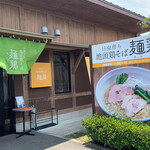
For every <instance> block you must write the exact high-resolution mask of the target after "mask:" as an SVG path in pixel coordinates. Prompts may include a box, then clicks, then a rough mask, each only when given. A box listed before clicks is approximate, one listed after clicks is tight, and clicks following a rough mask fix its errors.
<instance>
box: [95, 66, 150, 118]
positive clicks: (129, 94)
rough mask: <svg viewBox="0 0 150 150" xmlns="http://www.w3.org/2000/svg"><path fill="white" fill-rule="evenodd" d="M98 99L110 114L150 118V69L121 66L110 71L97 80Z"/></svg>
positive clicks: (100, 104)
mask: <svg viewBox="0 0 150 150" xmlns="http://www.w3.org/2000/svg"><path fill="white" fill-rule="evenodd" d="M95 96H96V100H97V102H98V104H99V106H100V108H101V109H102V110H103V111H104V112H105V113H106V114H108V115H113V116H116V117H122V118H131V119H132V120H137V121H149V120H150V70H148V69H144V68H140V67H121V68H117V69H114V70H111V71H109V72H108V73H106V74H105V75H104V76H102V77H101V78H100V79H99V81H98V82H97V85H96V89H95Z"/></svg>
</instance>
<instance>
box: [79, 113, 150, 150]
mask: <svg viewBox="0 0 150 150" xmlns="http://www.w3.org/2000/svg"><path fill="white" fill-rule="evenodd" d="M82 126H83V127H85V128H86V129H87V133H88V136H89V137H90V138H91V139H92V141H93V142H98V143H103V144H104V146H108V147H110V148H115V149H119V150H122V149H132V148H135V149H137V150H150V126H148V125H147V124H145V123H143V122H137V121H132V120H130V119H129V120H122V119H116V118H114V117H111V116H107V115H103V116H99V115H97V114H94V115H93V116H91V117H88V118H87V119H83V120H82Z"/></svg>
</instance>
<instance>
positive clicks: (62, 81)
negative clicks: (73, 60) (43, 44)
mask: <svg viewBox="0 0 150 150" xmlns="http://www.w3.org/2000/svg"><path fill="white" fill-rule="evenodd" d="M69 64H70V62H69V54H68V53H62V52H54V78H55V93H56V94H58V93H67V92H70V91H71V90H70V66H69Z"/></svg>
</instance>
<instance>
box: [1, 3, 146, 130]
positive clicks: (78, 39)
mask: <svg viewBox="0 0 150 150" xmlns="http://www.w3.org/2000/svg"><path fill="white" fill-rule="evenodd" d="M143 19H144V17H143V16H140V15H138V14H135V13H133V12H130V11H128V10H125V9H123V8H120V7H118V6H115V5H112V4H111V3H107V2H106V1H101V0H72V1H65V0H60V1H59V0H58V1H56V0H48V1H47V0H42V1H35V0H26V1H24V0H11V1H9V0H5V1H4V0H0V27H2V28H8V29H12V30H19V31H24V32H31V33H37V34H38V33H40V27H41V26H47V28H48V31H49V32H48V35H53V30H54V29H56V28H59V29H60V31H61V36H59V37H56V38H55V37H53V38H52V40H50V41H48V42H47V44H46V47H45V49H44V50H43V52H42V53H41V55H40V56H39V58H38V60H37V63H50V64H51V82H52V83H51V84H52V86H49V87H38V88H32V87H31V79H30V78H31V74H30V73H29V74H28V75H25V74H19V75H8V74H7V73H6V72H5V71H4V70H2V69H1V76H2V80H6V83H7V89H8V92H7V93H6V92H4V95H6V94H7V101H8V102H7V103H3V105H1V110H2V111H1V112H3V113H4V112H5V113H4V114H5V115H1V120H4V121H3V123H1V131H0V132H2V133H3V132H4V131H6V132H7V131H9V130H11V128H13V127H10V128H8V129H7V128H6V124H10V123H11V124H12V126H14V121H11V118H13V115H10V114H12V112H11V110H9V111H8V107H10V108H11V109H12V108H13V107H15V105H16V104H15V99H14V97H15V96H23V97H24V100H25V104H26V106H31V105H34V106H35V107H36V109H37V111H40V110H44V109H45V110H46V109H49V108H51V107H56V108H57V109H58V110H59V113H65V112H71V111H75V110H80V109H84V108H88V107H91V106H92V96H91V95H92V92H91V86H90V80H89V76H88V70H87V67H86V60H85V57H89V45H92V44H100V43H106V42H111V41H116V40H122V39H126V38H131V37H135V36H137V35H138V34H139V33H141V32H143V30H142V29H141V28H140V27H139V26H138V25H137V23H138V22H139V21H142V20H143ZM0 33H1V35H3V32H2V31H1V32H0ZM5 35H6V36H7V35H9V34H8V33H5ZM10 35H11V33H10ZM10 35H9V36H10ZM12 36H13V35H12ZM22 36H23V35H22ZM31 39H32V37H31ZM29 72H30V71H29ZM1 85H3V83H1ZM1 90H2V92H3V91H4V87H3V88H2V89H1ZM6 91H7V90H6ZM10 91H11V92H10ZM1 101H4V100H3V98H1ZM10 101H11V102H10ZM3 113H1V114H3ZM12 120H13V119H12ZM19 121H20V117H19V116H17V122H19Z"/></svg>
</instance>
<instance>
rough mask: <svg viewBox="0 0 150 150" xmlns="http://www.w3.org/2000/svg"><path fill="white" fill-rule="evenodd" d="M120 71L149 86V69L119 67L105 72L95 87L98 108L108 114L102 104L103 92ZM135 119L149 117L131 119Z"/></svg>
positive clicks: (145, 119)
mask: <svg viewBox="0 0 150 150" xmlns="http://www.w3.org/2000/svg"><path fill="white" fill-rule="evenodd" d="M122 73H127V74H128V77H131V76H134V77H135V78H137V79H139V80H141V81H142V82H143V83H145V84H146V85H149V86H150V70H147V69H144V68H140V67H121V68H117V69H114V70H111V71H109V72H108V73H106V74H105V75H104V76H102V78H100V80H99V81H98V83H97V85H96V89H95V96H96V100H97V102H98V104H99V106H100V108H101V109H102V110H103V111H104V112H105V113H106V114H108V115H113V112H112V114H110V113H109V112H108V111H107V109H106V108H105V106H104V94H105V92H106V91H107V89H108V88H109V87H110V86H111V85H112V84H113V83H115V82H116V77H117V76H118V75H120V74H122ZM133 120H137V121H149V120H150V117H149V118H144V119H133Z"/></svg>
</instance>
